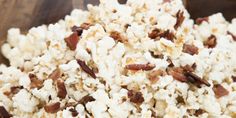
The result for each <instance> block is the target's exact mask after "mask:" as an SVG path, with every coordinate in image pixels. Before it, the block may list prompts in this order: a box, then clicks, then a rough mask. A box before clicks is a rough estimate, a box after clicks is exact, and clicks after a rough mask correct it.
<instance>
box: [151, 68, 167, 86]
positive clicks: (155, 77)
mask: <svg viewBox="0 0 236 118" xmlns="http://www.w3.org/2000/svg"><path fill="white" fill-rule="evenodd" d="M164 75H166V73H165V71H163V70H154V71H152V72H150V73H149V74H148V79H149V80H150V81H151V83H152V84H154V83H156V82H157V81H158V80H159V79H160V78H159V76H164Z"/></svg>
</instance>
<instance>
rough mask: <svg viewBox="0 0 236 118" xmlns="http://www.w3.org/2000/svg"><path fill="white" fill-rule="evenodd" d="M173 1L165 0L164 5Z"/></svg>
mask: <svg viewBox="0 0 236 118" xmlns="http://www.w3.org/2000/svg"><path fill="white" fill-rule="evenodd" d="M170 2H171V0H163V3H170Z"/></svg>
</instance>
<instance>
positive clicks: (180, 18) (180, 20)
mask: <svg viewBox="0 0 236 118" xmlns="http://www.w3.org/2000/svg"><path fill="white" fill-rule="evenodd" d="M176 18H177V20H176V23H175V26H174V28H175V29H177V28H178V27H179V26H181V24H182V23H183V21H184V18H185V17H184V12H183V11H180V10H179V11H178V12H177V14H176Z"/></svg>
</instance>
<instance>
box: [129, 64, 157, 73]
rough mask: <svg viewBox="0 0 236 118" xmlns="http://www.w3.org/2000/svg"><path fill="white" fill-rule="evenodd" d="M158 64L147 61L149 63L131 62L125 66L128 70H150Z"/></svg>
mask: <svg viewBox="0 0 236 118" xmlns="http://www.w3.org/2000/svg"><path fill="white" fill-rule="evenodd" d="M155 67H156V66H155V65H154V64H150V63H147V64H129V65H126V66H125V69H128V70H145V71H148V70H152V69H153V68H155Z"/></svg>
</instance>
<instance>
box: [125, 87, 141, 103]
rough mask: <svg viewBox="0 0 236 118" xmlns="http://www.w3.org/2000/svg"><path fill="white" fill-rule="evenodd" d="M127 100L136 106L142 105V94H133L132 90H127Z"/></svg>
mask: <svg viewBox="0 0 236 118" xmlns="http://www.w3.org/2000/svg"><path fill="white" fill-rule="evenodd" d="M128 98H129V99H130V102H133V103H136V104H142V103H143V102H144V98H143V94H142V93H141V92H135V91H133V90H129V91H128Z"/></svg>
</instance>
